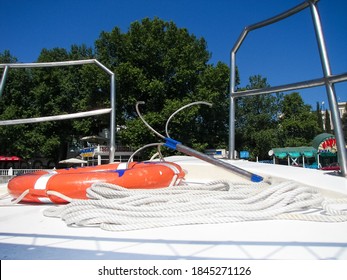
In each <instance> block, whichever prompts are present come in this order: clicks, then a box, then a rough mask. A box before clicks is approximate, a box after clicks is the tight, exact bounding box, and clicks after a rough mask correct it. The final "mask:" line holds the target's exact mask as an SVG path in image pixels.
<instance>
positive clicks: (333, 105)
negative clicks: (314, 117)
mask: <svg viewBox="0 0 347 280" xmlns="http://www.w3.org/2000/svg"><path fill="white" fill-rule="evenodd" d="M310 8H311V14H312V19H313V23H314V29H315V32H316V37H317V43H318V49H319V55H320V59H321V64H322V69H323V74H324V77H325V78H329V77H330V76H331V69H330V63H329V58H328V52H327V49H326V45H325V40H324V35H323V30H322V24H321V20H320V16H319V12H318V7H317V0H311V1H310ZM325 87H326V91H327V96H328V101H329V107H330V111H331V117H332V121H333V125H334V134H335V138H336V146H337V155H338V161H339V164H340V168H341V174H342V176H345V177H347V151H346V147H345V145H346V144H345V140H344V137H343V130H342V121H341V118H340V114H339V108H338V104H337V98H336V93H335V87H334V84H332V83H331V82H329V81H328V80H326V82H325Z"/></svg>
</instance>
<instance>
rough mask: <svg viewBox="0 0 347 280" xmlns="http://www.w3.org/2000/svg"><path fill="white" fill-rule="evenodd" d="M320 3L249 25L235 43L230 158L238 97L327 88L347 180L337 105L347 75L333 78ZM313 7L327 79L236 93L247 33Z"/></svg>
mask: <svg viewBox="0 0 347 280" xmlns="http://www.w3.org/2000/svg"><path fill="white" fill-rule="evenodd" d="M317 3H318V0H307V1H305V2H303V3H301V4H299V5H297V6H295V7H294V8H292V9H290V10H288V11H285V12H283V13H281V14H279V15H277V16H274V17H272V18H269V19H267V20H264V21H261V22H259V23H256V24H253V25H249V26H247V27H245V28H244V30H243V31H242V32H241V35H240V36H239V38H238V39H237V41H236V43H235V44H234V47H233V48H232V50H231V53H230V68H231V74H230V110H229V111H230V115H229V158H234V154H235V98H237V97H240V96H250V95H257V94H267V93H277V92H283V91H289V90H294V89H303V88H310V87H316V86H321V85H325V87H326V92H327V96H328V100H329V107H330V110H331V117H332V121H333V125H334V131H335V138H336V145H337V150H338V151H337V153H338V160H339V164H340V167H341V175H342V176H344V177H347V151H346V148H345V141H344V137H343V130H342V122H341V119H340V116H339V110H338V104H337V98H336V93H335V88H334V84H335V83H339V82H346V81H347V73H343V74H340V75H332V74H331V69H330V63H329V58H328V53H327V50H326V45H325V40H324V35H323V31H322V25H321V21H320V16H319V12H318V6H317ZM306 8H310V10H311V15H312V20H313V24H314V29H315V33H316V40H317V44H318V48H319V54H320V60H321V64H322V69H323V77H322V78H319V79H315V80H309V81H303V82H298V83H293V84H288V85H282V86H276V87H269V88H266V89H257V90H246V91H242V92H237V90H236V85H235V81H236V53H237V51H238V50H239V48H240V47H241V45H242V43H243V41H244V40H245V38H246V36H247V34H248V33H249V32H251V31H253V30H256V29H258V28H262V27H265V26H267V25H270V24H273V23H276V22H278V21H281V20H283V19H285V18H287V17H290V16H292V15H294V14H296V13H298V12H301V11H302V10H304V9H306Z"/></svg>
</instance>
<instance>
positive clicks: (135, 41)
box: [0, 18, 320, 161]
mask: <svg viewBox="0 0 347 280" xmlns="http://www.w3.org/2000/svg"><path fill="white" fill-rule="evenodd" d="M210 57H211V54H210V53H209V52H208V50H207V42H206V41H205V40H204V38H197V37H196V36H194V35H193V34H190V33H189V32H188V30H187V29H185V28H178V27H177V26H176V25H175V24H174V23H173V22H165V21H163V20H161V19H158V18H154V19H148V18H145V19H143V20H142V21H137V22H134V23H132V24H131V26H130V28H129V30H128V31H127V32H124V33H123V32H122V31H121V30H120V29H119V28H118V27H115V28H114V29H113V30H111V31H110V32H101V33H100V36H99V38H98V39H97V40H96V41H95V50H93V49H91V48H88V47H86V46H85V45H81V46H77V45H73V46H71V48H70V50H66V49H63V48H53V49H50V50H48V49H42V51H41V53H40V55H39V57H38V59H37V61H38V62H49V61H67V60H77V59H89V58H97V59H98V60H99V61H100V62H102V63H103V64H104V65H105V66H107V67H108V68H109V69H110V70H111V71H113V72H115V74H116V94H117V97H116V104H117V111H116V119H117V125H121V126H123V127H126V129H124V130H122V131H121V132H120V133H118V134H117V136H116V140H117V141H121V142H122V144H124V145H130V146H132V147H134V148H137V147H140V146H143V145H145V144H148V143H151V142H158V140H160V139H158V137H157V136H155V135H154V134H153V133H151V132H150V131H149V130H148V128H147V127H146V126H145V125H144V124H143V123H142V121H141V120H140V119H139V118H138V116H137V113H136V110H135V104H136V102H137V101H144V102H145V105H141V106H140V110H141V112H142V114H143V116H144V118H145V120H146V121H147V122H148V123H149V124H150V125H151V126H152V127H153V128H154V129H156V130H157V131H158V132H160V133H161V134H165V131H164V130H165V123H166V120H167V119H168V118H169V117H170V116H171V114H172V113H173V112H175V111H176V110H177V109H179V108H181V107H182V106H184V105H187V104H189V103H191V102H195V101H207V102H210V103H212V104H213V106H212V108H210V107H208V106H205V105H199V106H193V107H189V109H186V110H183V111H181V112H179V113H178V114H177V115H175V117H174V118H173V119H172V120H171V122H170V125H169V129H168V132H169V134H170V137H172V138H173V139H176V140H179V141H181V142H182V143H184V144H185V145H187V146H191V147H193V148H195V149H198V150H200V151H203V150H204V149H206V148H226V147H227V145H228V131H229V124H228V120H229V118H228V115H229V102H228V100H229V94H228V92H229V90H228V87H229V68H228V66H227V65H225V64H224V63H221V62H218V63H217V64H215V65H213V64H210V63H209V59H210ZM0 62H1V63H14V62H17V59H16V58H15V57H14V56H12V55H11V54H10V52H9V51H5V52H4V53H2V54H0ZM237 74H238V73H237ZM236 81H237V84H239V77H238V75H237V77H236ZM269 86H270V85H269V84H268V82H267V79H266V78H264V77H262V76H261V75H256V76H251V77H250V79H249V85H247V86H246V87H245V88H244V89H257V88H264V87H269ZM241 90H242V89H241ZM109 91H110V86H109V77H107V76H106V75H105V73H103V72H102V71H100V70H99V69H98V68H97V67H95V66H94V65H84V66H67V67H62V68H44V69H43V68H35V69H29V70H28V69H27V70H24V69H11V71H10V73H9V75H8V78H7V81H6V87H5V91H4V94H3V95H2V96H1V98H0V119H1V120H7V119H19V118H32V117H41V116H50V115H58V114H67V113H75V112H81V111H87V110H93V109H98V108H105V107H109V106H110V98H109V95H110V93H109ZM317 110H318V109H317ZM235 125H236V141H237V142H236V149H237V150H239V151H241V150H248V151H250V152H251V156H252V158H255V157H256V156H258V157H260V158H266V157H267V153H268V151H269V150H270V149H271V148H273V147H279V146H297V145H308V144H309V143H310V141H311V140H312V139H313V137H314V136H315V135H316V133H317V132H320V128H319V125H318V119H317V114H314V113H311V108H310V106H307V105H305V104H304V103H303V100H302V99H301V97H300V95H299V94H298V93H292V94H288V95H285V96H284V95H283V94H268V95H256V96H251V97H240V98H237V99H236V124H235ZM105 127H109V116H108V115H105V116H98V117H89V118H83V119H76V120H67V121H57V122H45V123H39V124H35V125H34V124H29V125H15V126H7V127H6V126H1V127H0V143H1V146H0V153H1V154H17V155H19V156H21V157H23V158H31V157H34V156H37V155H42V156H45V157H50V158H53V159H54V160H56V161H57V160H59V159H61V158H63V157H65V155H66V147H67V143H68V142H70V141H71V140H72V138H79V137H82V136H86V135H93V134H98V133H99V132H100V131H101V130H102V129H103V128H105ZM148 153H149V151H148ZM145 156H148V154H146V155H145Z"/></svg>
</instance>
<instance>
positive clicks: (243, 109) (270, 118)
mask: <svg viewBox="0 0 347 280" xmlns="http://www.w3.org/2000/svg"><path fill="white" fill-rule="evenodd" d="M269 86H270V85H269V84H268V82H267V79H266V78H263V77H262V76H261V75H255V76H251V77H250V78H249V85H247V86H246V88H245V89H247V90H248V89H259V88H266V87H269ZM241 90H242V89H241ZM281 98H282V94H267V95H255V96H248V97H241V98H238V99H237V100H236V123H235V127H236V141H237V142H236V149H237V150H239V151H241V150H248V151H250V155H251V157H252V158H255V157H256V156H259V157H260V158H266V157H267V156H268V155H267V154H268V151H269V150H270V149H271V148H273V147H276V146H278V142H279V140H278V137H277V135H278V132H277V123H278V112H279V110H280V101H281Z"/></svg>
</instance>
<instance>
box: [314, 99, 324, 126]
mask: <svg viewBox="0 0 347 280" xmlns="http://www.w3.org/2000/svg"><path fill="white" fill-rule="evenodd" d="M316 114H317V123H318V127H319V130H320V131H319V133H321V132H323V130H324V127H323V116H322V108H321V106H320V105H319V102H317V107H316Z"/></svg>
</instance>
